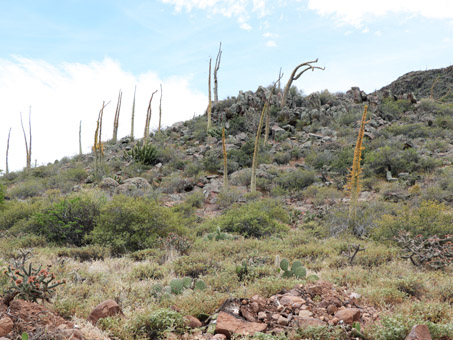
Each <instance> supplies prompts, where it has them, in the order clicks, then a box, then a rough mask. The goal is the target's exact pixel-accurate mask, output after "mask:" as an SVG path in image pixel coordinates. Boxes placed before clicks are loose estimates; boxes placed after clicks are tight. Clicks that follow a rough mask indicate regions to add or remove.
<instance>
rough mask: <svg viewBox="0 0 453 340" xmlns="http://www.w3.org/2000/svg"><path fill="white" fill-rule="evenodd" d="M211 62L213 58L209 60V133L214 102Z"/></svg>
mask: <svg viewBox="0 0 453 340" xmlns="http://www.w3.org/2000/svg"><path fill="white" fill-rule="evenodd" d="M211 61H212V58H209V78H208V88H209V89H208V94H209V97H208V100H209V103H208V125H207V128H206V129H207V130H208V131H209V130H210V129H211V112H212V101H211Z"/></svg>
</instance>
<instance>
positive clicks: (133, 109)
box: [131, 85, 137, 140]
mask: <svg viewBox="0 0 453 340" xmlns="http://www.w3.org/2000/svg"><path fill="white" fill-rule="evenodd" d="M136 92H137V85H136V86H135V89H134V99H133V101H132V116H131V139H132V140H134V119H135V93H136Z"/></svg>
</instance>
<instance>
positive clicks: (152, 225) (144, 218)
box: [90, 195, 184, 253]
mask: <svg viewBox="0 0 453 340" xmlns="http://www.w3.org/2000/svg"><path fill="white" fill-rule="evenodd" d="M177 217H178V215H177V214H175V213H173V212H172V210H171V209H170V208H167V207H164V206H161V205H160V204H159V202H157V201H155V200H150V199H145V198H134V197H128V196H122V195H118V196H115V197H114V198H113V199H112V200H111V201H110V202H108V203H107V204H106V205H104V206H103V207H102V208H101V211H100V216H99V219H98V221H97V225H96V227H95V228H94V230H93V232H92V233H91V237H90V238H91V240H93V242H95V243H99V244H101V245H105V246H108V247H111V248H112V251H113V252H114V253H123V252H125V251H135V250H140V249H145V248H150V247H152V246H154V245H156V242H157V239H158V237H159V236H166V235H167V234H168V233H169V232H179V233H180V232H182V231H183V229H184V227H183V226H181V223H179V221H178V219H177Z"/></svg>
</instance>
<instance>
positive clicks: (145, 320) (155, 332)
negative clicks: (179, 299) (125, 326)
mask: <svg viewBox="0 0 453 340" xmlns="http://www.w3.org/2000/svg"><path fill="white" fill-rule="evenodd" d="M129 327H130V331H131V333H132V334H133V335H134V337H135V338H139V339H165V338H166V333H170V332H172V333H176V334H184V332H185V331H186V326H185V322H184V317H183V316H182V315H181V314H179V313H178V312H175V311H174V310H171V309H158V310H156V311H154V312H148V313H140V314H138V315H136V316H135V318H134V319H133V320H131V323H130V326H129Z"/></svg>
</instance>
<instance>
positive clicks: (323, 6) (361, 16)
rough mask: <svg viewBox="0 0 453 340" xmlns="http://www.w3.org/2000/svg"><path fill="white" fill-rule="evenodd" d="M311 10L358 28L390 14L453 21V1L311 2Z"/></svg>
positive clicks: (321, 0)
mask: <svg viewBox="0 0 453 340" xmlns="http://www.w3.org/2000/svg"><path fill="white" fill-rule="evenodd" d="M308 8H309V9H311V10H314V11H316V12H318V13H319V14H321V15H334V16H335V17H336V18H337V20H339V22H340V23H346V24H350V25H353V26H356V27H361V26H362V25H363V22H367V21H370V20H372V19H374V18H375V17H382V16H385V15H387V14H389V13H406V14H409V15H420V16H422V17H425V18H430V19H453V1H451V0H431V1H426V0H398V1H394V0H380V1H375V0H342V1H338V0H309V2H308Z"/></svg>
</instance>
